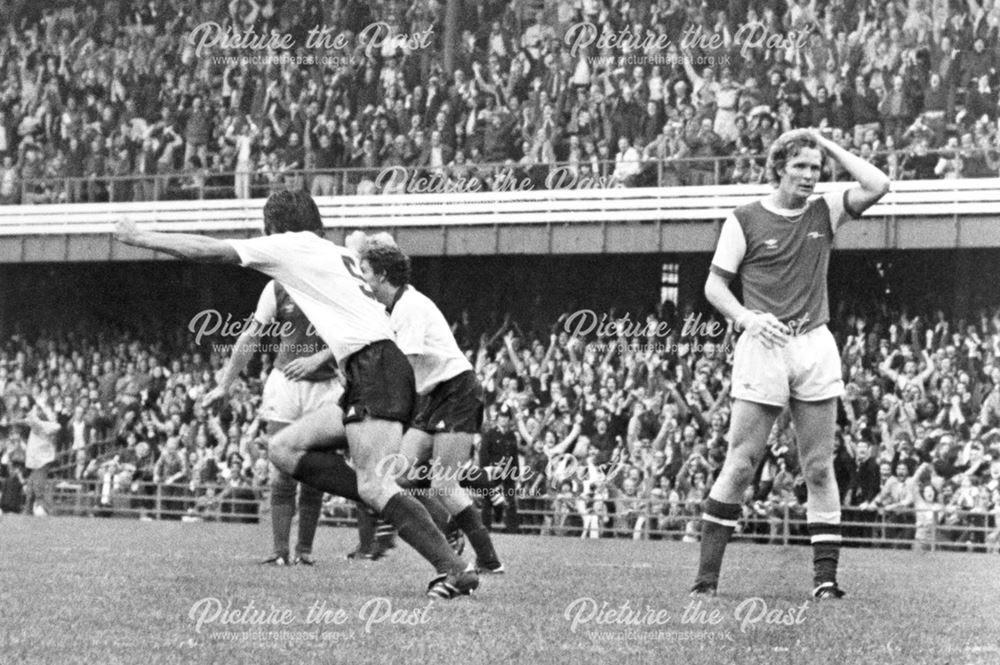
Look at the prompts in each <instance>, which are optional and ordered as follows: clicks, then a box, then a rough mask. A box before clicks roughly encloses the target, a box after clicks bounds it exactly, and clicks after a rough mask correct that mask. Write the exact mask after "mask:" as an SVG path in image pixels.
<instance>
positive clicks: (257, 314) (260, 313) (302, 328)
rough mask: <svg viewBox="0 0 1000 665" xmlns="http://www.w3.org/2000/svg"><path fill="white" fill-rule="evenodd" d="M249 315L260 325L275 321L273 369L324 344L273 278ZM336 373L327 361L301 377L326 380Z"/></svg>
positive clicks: (316, 350)
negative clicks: (277, 334) (277, 326)
mask: <svg viewBox="0 0 1000 665" xmlns="http://www.w3.org/2000/svg"><path fill="white" fill-rule="evenodd" d="M253 318H254V321H256V322H257V323H259V324H261V325H262V326H266V325H267V324H269V323H272V322H278V324H279V337H280V339H279V340H278V348H277V355H276V357H275V359H274V367H275V368H276V369H280V370H284V369H285V366H286V365H288V363H290V362H291V361H292V360H294V359H296V358H305V357H307V356H311V355H312V354H314V353H316V352H318V351H320V350H322V349H323V348H324V347H325V346H326V344H325V343H324V342H323V340H322V339H320V337H319V335H317V334H316V332H315V331H314V329H313V325H312V324H311V323H310V322H309V319H308V318H307V317H306V315H305V314H304V313H303V312H302V308H300V307H299V306H298V305H297V304H296V302H295V299H294V298H292V297H291V296H290V295H289V294H288V291H287V290H286V289H285V288H284V287H283V286H281V285H280V284H278V283H277V282H275V281H274V280H273V279H272V280H271V281H270V282H268V283H267V285H266V286H265V287H264V290H263V291H261V293H260V298H259V299H258V300H257V309H256V310H255V311H254V314H253ZM336 376H337V368H336V366H335V365H334V364H333V362H329V363H326V364H325V365H324V366H322V367H320V368H319V369H317V370H316V371H315V372H313V373H312V374H310V375H309V376H307V377H304V380H305V381H328V380H330V379H333V378H336Z"/></svg>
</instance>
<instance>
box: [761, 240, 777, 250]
mask: <svg viewBox="0 0 1000 665" xmlns="http://www.w3.org/2000/svg"><path fill="white" fill-rule="evenodd" d="M764 247H766V248H767V249H778V241H777V240H775V239H774V238H768V239H767V240H765V241H764Z"/></svg>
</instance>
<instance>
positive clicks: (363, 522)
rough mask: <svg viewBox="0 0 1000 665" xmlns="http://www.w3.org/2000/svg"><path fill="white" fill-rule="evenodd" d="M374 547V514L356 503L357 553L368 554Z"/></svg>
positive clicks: (361, 504) (369, 509)
mask: <svg viewBox="0 0 1000 665" xmlns="http://www.w3.org/2000/svg"><path fill="white" fill-rule="evenodd" d="M374 546H375V512H374V511H372V509H371V508H369V507H368V506H366V505H365V504H363V503H360V502H358V552H362V553H369V552H371V551H372V549H373V548H374Z"/></svg>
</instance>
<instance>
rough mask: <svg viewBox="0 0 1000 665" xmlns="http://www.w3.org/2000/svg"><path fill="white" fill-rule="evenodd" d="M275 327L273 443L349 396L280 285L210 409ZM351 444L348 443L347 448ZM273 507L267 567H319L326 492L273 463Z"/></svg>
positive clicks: (270, 380)
mask: <svg viewBox="0 0 1000 665" xmlns="http://www.w3.org/2000/svg"><path fill="white" fill-rule="evenodd" d="M272 322H275V323H277V324H278V330H280V332H281V334H280V339H279V341H278V346H277V355H276V357H275V360H274V369H273V370H272V371H271V374H270V375H269V376H268V377H267V383H266V384H265V385H264V395H263V401H262V404H261V416H262V417H263V418H264V420H265V421H266V422H267V433H268V435H269V437H270V438H273V437H274V436H275V435H276V434H277V433H278V432H280V431H281V430H282V429H284V428H285V427H287V426H288V425H289V424H291V423H293V422H295V421H296V420H298V419H299V418H301V417H302V416H303V415H305V414H307V413H309V412H310V411H315V410H316V409H319V408H322V407H324V406H327V405H335V404H337V400H338V398H339V397H340V394H341V393H342V392H343V391H342V389H341V386H340V382H339V381H338V380H337V365H336V363H335V362H334V361H333V353H332V352H331V351H330V349H328V348H327V347H326V344H324V343H323V340H321V339H320V338H319V336H317V335H316V334H315V332H313V331H312V325H311V324H310V323H309V319H307V318H306V315H305V314H303V313H302V310H301V308H299V306H298V305H296V304H295V300H293V299H292V297H291V296H290V295H289V294H288V292H287V291H286V290H285V289H284V287H282V286H281V285H280V284H278V283H277V282H275V281H274V280H272V281H270V282H268V283H267V286H265V287H264V290H263V291H262V292H261V294H260V298H259V299H258V301H257V309H256V310H255V311H254V315H253V322H252V323H251V325H248V326H247V328H246V330H244V331H243V332H242V333H241V334H240V337H239V338H238V339H237V340H236V344H235V345H234V346H233V352H232V355H230V357H229V360H228V362H227V363H226V366H225V368H224V369H223V371H222V377H221V378H220V379H219V385H218V386H216V387H215V388H213V389H212V390H211V391H209V393H208V394H207V395H205V398H204V400H203V401H204V403H205V405H206V406H208V405H211V404H214V403H215V402H217V401H218V400H220V399H222V398H223V397H225V396H226V395H227V394H228V393H229V389H230V387H231V386H232V384H233V382H234V381H235V380H236V379H237V378H238V377H239V375H240V372H242V371H243V370H244V369H245V368H246V366H247V363H249V362H250V359H251V358H252V357H253V355H254V353H255V348H254V347H255V345H256V344H258V343H259V340H261V339H262V336H261V332H262V331H263V330H265V326H268V325H269V324H271V323H272ZM345 443H346V442H345ZM268 489H269V490H270V496H271V499H270V503H271V536H272V542H273V549H272V552H271V554H270V556H268V557H267V558H266V559H264V560H263V561H262V562H261V563H264V564H269V565H276V566H284V565H288V564H304V565H309V566H311V565H313V563H314V560H313V557H312V546H313V539H314V537H315V535H316V526H317V524H318V523H319V516H320V511H321V509H322V504H323V492H322V491H320V490H318V489H316V488H314V487H311V486H309V485H306V484H299V483H296V482H295V479H294V478H292V476H291V474H289V473H286V472H285V471H282V470H281V469H279V468H278V467H277V466H275V464H274V463H273V462H271V473H270V479H269V481H268ZM296 490H298V514H299V529H298V541H297V543H296V546H295V558H292V557H291V556H290V546H289V536H290V532H291V529H292V520H293V518H294V517H295V513H296V500H295V499H296Z"/></svg>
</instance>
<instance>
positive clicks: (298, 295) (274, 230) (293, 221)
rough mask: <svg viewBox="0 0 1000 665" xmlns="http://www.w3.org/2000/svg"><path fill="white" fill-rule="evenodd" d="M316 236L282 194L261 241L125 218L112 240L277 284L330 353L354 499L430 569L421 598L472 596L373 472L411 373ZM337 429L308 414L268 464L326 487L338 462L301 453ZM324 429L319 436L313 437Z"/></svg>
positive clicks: (473, 583)
mask: <svg viewBox="0 0 1000 665" xmlns="http://www.w3.org/2000/svg"><path fill="white" fill-rule="evenodd" d="M322 232H323V223H322V219H321V217H320V214H319V210H318V208H317V207H316V203H315V201H313V199H312V197H311V196H309V195H308V194H306V193H305V192H300V191H299V192H288V191H283V192H276V193H274V194H272V195H271V196H270V197H269V198H268V200H267V202H266V203H265V205H264V237H261V238H254V239H250V240H219V239H216V238H210V237H207V236H199V235H192V234H180V233H156V232H150V231H141V230H139V229H138V228H137V227H136V225H135V224H134V223H133V222H131V221H129V220H122V221H120V222H119V223H118V225H117V226H116V229H115V237H116V238H117V239H118V240H119V241H121V242H124V243H126V244H129V245H134V246H137V247H145V248H147V249H152V250H156V251H160V252H165V253H167V254H171V255H173V256H177V257H180V258H183V259H187V260H194V261H205V262H214V263H229V264H239V265H242V266H244V267H247V268H253V269H255V270H259V271H260V272H263V273H265V274H267V275H269V276H270V277H272V278H274V279H275V280H277V281H278V282H279V283H281V284H282V285H283V286H284V288H285V289H286V290H287V291H288V293H289V295H290V296H291V297H292V298H294V299H295V302H296V303H297V304H298V305H299V307H301V309H302V311H303V313H304V314H305V315H306V317H308V319H309V320H310V321H311V322H312V323H313V325H314V326H315V328H316V332H317V333H318V334H319V336H320V337H321V338H322V339H323V341H325V342H326V343H327V345H328V346H329V347H330V349H331V350H332V352H333V355H334V358H335V359H336V361H337V365H338V366H339V367H340V370H341V372H342V373H343V375H344V379H345V386H344V394H343V397H342V398H341V409H342V411H343V432H344V434H346V436H347V442H348V446H349V448H350V452H351V457H352V459H353V460H354V464H355V467H356V469H357V483H358V493H359V494H360V496H361V499H362V500H364V502H365V503H366V504H368V505H369V506H371V507H372V508H374V509H375V510H377V511H379V512H380V513H381V514H382V516H383V517H384V518H385V519H386V520H387V521H388V522H390V523H391V524H392V525H393V526H395V527H396V528H397V530H398V532H399V536H400V538H402V539H403V540H404V541H405V542H407V543H408V544H409V545H411V546H412V547H413V548H414V549H415V550H417V551H418V552H419V553H420V554H421V555H422V556H423V557H424V558H425V559H427V560H428V561H429V562H430V563H431V565H433V566H434V568H435V570H436V571H437V573H438V575H437V576H436V577H435V578H434V579H433V580H432V581H431V585H430V587H429V589H428V594H429V595H431V596H434V597H439V598H452V597H454V596H457V595H462V594H467V593H470V592H471V591H472V590H473V589H475V588H476V587H478V585H479V577H478V575H477V573H476V571H475V569H474V568H473V567H472V566H466V564H465V562H464V561H462V559H461V558H459V557H458V556H457V555H456V554H455V553H454V552H453V551H452V549H451V547H450V546H449V545H448V542H447V541H446V540H445V537H444V535H443V534H442V533H441V531H440V530H439V529H438V528H437V527H436V526H435V524H434V521H433V520H432V519H431V517H430V515H429V514H428V513H427V509H426V508H424V507H423V506H422V505H421V504H420V502H418V501H417V500H416V499H414V498H413V497H412V496H410V495H408V494H406V493H404V492H402V491H401V490H400V488H399V485H397V484H396V480H395V478H394V477H393V476H392V474H391V473H390V471H391V469H388V468H387V465H384V464H380V462H382V460H384V459H386V458H387V457H388V456H389V455H392V454H394V453H396V452H397V451H398V450H399V445H400V442H401V440H402V436H403V425H404V424H406V423H409V421H410V419H411V415H412V411H413V406H414V405H413V400H414V396H415V394H414V380H413V370H412V369H411V367H410V364H409V362H408V361H407V360H406V357H405V356H404V355H403V354H402V353H401V352H400V350H399V348H398V347H397V346H396V344H395V343H394V342H393V341H392V329H391V328H390V327H389V319H388V317H387V316H386V315H385V310H384V308H383V307H382V305H381V304H380V303H379V302H378V301H377V300H375V298H374V296H373V295H372V293H371V291H370V290H369V288H368V285H367V284H366V283H365V281H364V279H363V277H362V276H361V273H360V272H359V271H358V266H357V259H356V257H355V255H354V254H353V253H352V252H350V251H349V250H347V249H346V248H344V247H341V246H339V245H336V244H334V243H332V242H329V241H327V240H324V239H323V238H321V237H320V234H321V233H322ZM339 426H340V421H339V418H338V417H337V414H336V413H335V412H332V411H331V409H330V408H324V409H320V410H318V411H314V412H313V413H311V414H308V415H306V416H305V417H303V418H302V419H301V420H300V421H299V422H297V423H295V424H294V425H292V426H290V427H287V428H285V429H284V430H283V431H282V432H280V433H279V434H278V435H277V436H276V437H275V443H276V444H278V445H276V451H283V452H282V453H281V454H278V455H275V456H274V457H273V459H272V461H274V463H275V464H276V465H277V466H278V467H279V468H282V469H283V470H285V471H290V472H291V473H292V476H293V477H295V478H296V479H297V480H300V481H302V482H306V483H308V484H310V485H312V486H314V487H317V488H319V489H325V488H324V487H323V485H324V484H325V483H326V482H328V481H327V476H328V475H329V474H331V473H340V472H341V471H342V469H341V468H340V467H339V465H338V463H337V462H335V461H334V460H335V459H336V458H337V457H339V456H338V455H336V454H335V453H333V452H329V451H319V450H312V449H310V448H309V446H311V445H313V444H314V443H317V442H324V441H325V442H326V444H327V445H328V444H329V440H328V439H329V436H333V435H336V433H337V432H336V430H337V428H338V427H339ZM324 428H325V429H326V431H325V432H317V430H318V429H319V430H322V429H324ZM284 442H293V443H291V444H289V443H284ZM294 442H299V443H298V444H296V443H294ZM341 461H342V460H341Z"/></svg>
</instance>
